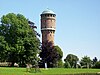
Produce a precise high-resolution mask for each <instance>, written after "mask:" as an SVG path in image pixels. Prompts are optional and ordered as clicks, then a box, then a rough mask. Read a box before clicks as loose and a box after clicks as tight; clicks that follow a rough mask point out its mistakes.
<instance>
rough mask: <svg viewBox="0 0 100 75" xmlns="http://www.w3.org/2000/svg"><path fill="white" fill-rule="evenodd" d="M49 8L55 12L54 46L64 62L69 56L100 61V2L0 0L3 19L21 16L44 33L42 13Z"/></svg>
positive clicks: (87, 0) (89, 0)
mask: <svg viewBox="0 0 100 75" xmlns="http://www.w3.org/2000/svg"><path fill="white" fill-rule="evenodd" d="M47 8H49V9H51V10H53V11H54V12H55V13H56V32H55V45H58V46H59V47H60V48H61V49H62V51H63V59H64V58H65V57H66V56H67V55H68V54H74V55H76V56H78V57H79V59H81V58H82V57H84V56H88V57H90V58H91V59H93V58H94V57H97V58H98V59H100V0H0V18H1V17H2V16H3V15H6V14H8V13H15V14H18V13H20V14H22V15H24V16H25V17H26V18H28V19H29V20H31V21H33V22H34V23H35V25H36V26H37V29H36V30H37V32H38V33H40V34H41V30H40V14H41V13H42V12H43V11H44V10H46V9H47ZM40 40H41V37H40Z"/></svg>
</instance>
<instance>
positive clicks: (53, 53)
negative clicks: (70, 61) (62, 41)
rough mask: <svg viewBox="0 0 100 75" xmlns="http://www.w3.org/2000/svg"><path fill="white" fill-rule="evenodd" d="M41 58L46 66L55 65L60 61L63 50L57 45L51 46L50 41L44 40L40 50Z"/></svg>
mask: <svg viewBox="0 0 100 75" xmlns="http://www.w3.org/2000/svg"><path fill="white" fill-rule="evenodd" d="M40 57H41V58H42V60H41V61H42V65H43V64H44V63H47V65H48V67H57V65H58V62H59V61H60V62H61V59H62V57H63V52H62V50H61V48H60V47H59V46H52V42H48V41H47V42H45V45H42V51H41V52H40Z"/></svg>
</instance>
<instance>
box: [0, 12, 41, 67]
mask: <svg viewBox="0 0 100 75" xmlns="http://www.w3.org/2000/svg"><path fill="white" fill-rule="evenodd" d="M0 35H2V36H4V38H5V39H4V40H5V41H6V42H7V43H8V46H9V50H7V49H5V50H4V51H7V56H8V61H10V62H12V66H13V65H14V63H15V62H18V63H19V64H20V65H25V64H26V63H33V62H34V61H35V60H37V53H38V52H39V46H40V41H39V39H38V38H37V35H36V33H35V30H34V29H32V28H31V27H30V26H29V23H28V20H27V19H26V18H25V17H24V16H23V15H21V14H17V15H16V14H14V13H9V14H7V15H3V16H2V17H1V26H0Z"/></svg>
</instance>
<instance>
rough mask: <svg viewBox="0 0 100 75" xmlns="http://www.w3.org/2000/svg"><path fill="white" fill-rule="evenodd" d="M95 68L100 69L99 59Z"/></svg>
mask: <svg viewBox="0 0 100 75" xmlns="http://www.w3.org/2000/svg"><path fill="white" fill-rule="evenodd" d="M94 68H98V69H100V61H97V62H96V63H95V65H94Z"/></svg>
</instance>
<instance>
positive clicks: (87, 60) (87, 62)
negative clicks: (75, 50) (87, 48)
mask: <svg viewBox="0 0 100 75" xmlns="http://www.w3.org/2000/svg"><path fill="white" fill-rule="evenodd" d="M80 64H81V66H83V67H86V68H89V67H91V64H92V61H91V59H90V57H88V56H84V57H82V59H81V61H80Z"/></svg>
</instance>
